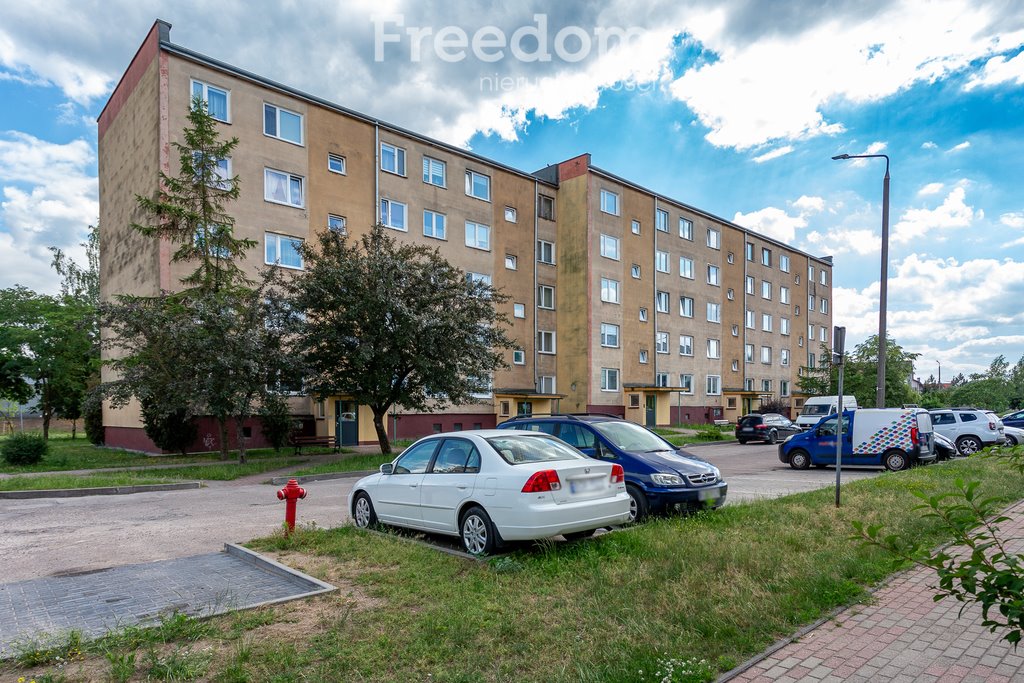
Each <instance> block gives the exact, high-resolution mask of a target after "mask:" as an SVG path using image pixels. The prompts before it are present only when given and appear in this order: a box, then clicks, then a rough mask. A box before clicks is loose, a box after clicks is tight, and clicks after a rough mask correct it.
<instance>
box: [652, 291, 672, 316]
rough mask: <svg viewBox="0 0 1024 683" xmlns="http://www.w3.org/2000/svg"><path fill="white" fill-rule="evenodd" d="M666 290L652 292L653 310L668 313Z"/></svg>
mask: <svg viewBox="0 0 1024 683" xmlns="http://www.w3.org/2000/svg"><path fill="white" fill-rule="evenodd" d="M668 300H669V297H668V292H663V291H662V290H660V289H659V290H656V291H655V292H654V310H656V311H657V312H658V313H668Z"/></svg>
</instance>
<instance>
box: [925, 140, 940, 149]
mask: <svg viewBox="0 0 1024 683" xmlns="http://www.w3.org/2000/svg"><path fill="white" fill-rule="evenodd" d="M937 147H938V145H936V144H935V143H934V142H932V141H931V140H926V141H925V142H922V143H921V149H936V148H937Z"/></svg>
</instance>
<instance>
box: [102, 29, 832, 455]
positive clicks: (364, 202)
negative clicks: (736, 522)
mask: <svg viewBox="0 0 1024 683" xmlns="http://www.w3.org/2000/svg"><path fill="white" fill-rule="evenodd" d="M194 96H199V97H201V98H203V100H204V101H205V102H206V103H207V107H208V109H209V111H210V112H211V113H212V114H213V115H214V117H215V118H217V119H218V121H220V122H221V128H222V131H221V132H222V134H223V135H224V136H225V137H237V138H238V139H239V144H238V146H237V148H236V150H235V152H234V155H233V157H232V158H231V159H226V160H224V161H223V167H224V171H225V173H227V174H230V175H238V176H239V178H240V180H241V198H240V200H239V201H238V202H236V203H235V204H233V205H232V206H231V207H230V211H231V212H232V215H233V216H234V217H235V219H236V234H237V235H238V236H239V237H244V238H249V239H253V240H255V241H257V242H258V243H259V244H260V247H259V248H258V249H257V250H256V251H255V252H254V253H253V254H251V255H250V257H249V258H248V259H246V260H245V261H244V262H243V263H242V265H243V266H244V267H245V268H246V269H248V270H249V271H250V273H252V274H254V273H255V271H256V269H258V268H259V267H262V266H263V265H264V264H271V263H277V264H279V265H280V266H282V267H283V268H286V269H293V270H295V271H300V270H301V269H302V267H303V264H302V260H301V258H300V257H299V255H298V253H297V251H296V250H295V246H296V245H297V244H299V243H301V242H304V241H308V240H312V239H315V238H316V236H317V234H318V233H320V232H321V231H324V230H337V231H343V232H345V233H347V234H350V235H353V236H354V237H358V236H359V235H360V234H362V233H363V232H365V231H366V230H367V229H368V228H369V227H370V226H371V225H373V224H374V223H376V222H380V223H382V224H383V225H385V226H387V227H388V228H390V229H391V230H393V231H394V233H395V235H396V236H398V237H399V239H402V240H408V241H410V242H413V243H417V244H424V245H427V246H430V247H432V248H434V247H436V248H437V249H438V250H439V251H440V253H441V254H442V255H443V256H444V257H445V258H446V259H448V260H449V261H450V262H451V263H453V264H454V265H456V266H458V267H460V268H461V269H463V270H464V271H465V272H466V274H467V277H470V278H480V279H484V280H487V281H489V282H491V283H493V284H494V285H495V286H496V287H499V288H500V289H501V290H502V291H503V292H504V293H505V294H507V295H508V296H509V301H508V302H507V303H505V304H502V305H503V306H504V307H505V309H506V310H505V311H504V312H505V313H507V315H508V318H509V319H510V320H511V321H512V328H511V335H512V336H513V337H514V338H515V339H517V340H518V342H519V343H518V345H517V348H516V349H515V350H514V351H511V352H509V354H508V357H507V359H506V360H507V362H508V365H509V368H508V369H506V370H501V371H499V372H497V373H496V374H495V376H494V377H493V378H492V381H491V388H490V390H489V391H487V392H485V393H482V394H480V395H479V396H478V397H476V401H477V402H475V403H473V404H471V405H463V406H457V407H452V408H449V409H446V410H443V411H439V412H434V413H408V412H403V411H400V410H399V411H396V413H395V415H394V417H393V418H392V419H391V420H389V421H388V429H389V431H390V432H391V433H392V435H393V436H398V437H399V438H411V437H415V436H420V435H423V434H426V433H430V432H433V431H454V430H460V429H472V428H479V427H491V426H494V425H495V424H496V423H498V422H501V421H503V420H504V419H507V418H508V417H510V416H513V415H516V414H519V413H524V412H533V413H546V412H554V411H561V412H584V411H590V412H593V411H598V412H606V413H613V414H618V415H623V416H625V417H626V418H628V419H631V420H634V421H636V422H639V423H643V424H649V425H656V424H658V425H662V424H669V423H676V422H710V421H713V420H722V419H725V420H735V419H736V418H737V417H738V416H740V415H742V414H744V413H746V412H749V411H751V410H753V409H756V408H757V406H758V405H759V404H760V401H761V400H763V399H764V398H768V397H782V398H785V399H787V400H790V401H791V403H792V405H793V407H794V408H796V409H798V407H799V403H800V400H801V399H800V397H799V396H798V394H797V392H796V381H797V378H798V373H799V372H800V369H801V368H802V367H803V366H804V365H809V366H811V367H813V366H814V365H815V362H816V360H817V359H816V358H815V354H816V353H818V349H819V346H820V341H819V340H827V339H828V335H830V330H831V315H832V313H831V308H830V306H831V304H830V303H829V300H830V298H831V297H830V294H829V293H830V287H831V279H832V265H831V259H830V258H818V257H814V256H811V255H809V254H805V253H803V252H801V251H799V250H796V249H794V248H792V247H789V246H787V245H785V244H782V243H780V242H778V241H775V240H772V239H770V238H767V237H765V236H762V235H759V234H757V233H755V232H753V231H750V230H746V229H744V228H742V227H740V226H737V225H735V224H733V223H730V222H728V221H725V220H724V219H721V218H718V217H716V216H713V215H711V214H709V213H707V212H704V211H701V210H699V209H696V208H694V207H692V206H688V205H686V204H684V203H682V202H679V201H676V200H673V199H671V198H668V197H665V196H663V195H661V194H659V193H657V192H654V191H652V190H649V189H646V188H643V187H641V186H639V185H637V184H636V183H633V182H631V181H629V180H626V179H624V178H621V177H618V176H616V175H614V174H613V173H610V172H608V171H604V170H602V169H600V168H598V167H596V166H594V165H593V164H592V163H591V157H590V155H589V154H583V155H580V156H578V157H575V158H573V159H569V160H567V161H564V162H562V163H559V164H556V165H553V166H549V167H547V168H544V169H541V170H539V171H536V172H526V171H521V170H518V169H514V168H511V167H509V166H506V165H504V164H501V163H499V162H497V161H494V160H491V159H486V158H483V157H481V156H478V155H475V154H472V153H470V152H468V151H466V150H463V149H460V148H458V147H454V146H451V145H447V144H445V143H442V142H439V141H437V140H432V139H430V138H428V137H426V136H423V135H420V134H417V133H415V132H413V131H410V130H406V129H403V128H401V127H398V126H394V125H391V124H388V123H386V122H383V121H380V120H378V119H376V118H374V117H372V116H368V115H365V114H361V113H359V112H355V111H352V110H350V109H347V108H345V107H342V106H340V105H338V104H335V103H331V102H328V101H325V100H323V99H320V98H317V97H315V96H313V95H309V94H306V93H302V92H299V91H297V90H294V89H292V88H289V87H287V86H285V85H281V84H278V83H274V82H271V81H269V80H267V79H264V78H262V77H260V76H258V75H256V74H252V73H249V72H246V71H244V70H241V69H237V68H235V67H232V66H229V65H226V64H223V63H221V62H218V61H216V60H214V59H211V58H209V57H206V56H203V55H200V54H198V53H195V52H193V51H191V50H189V49H187V48H185V47H182V46H178V45H175V44H173V43H172V42H171V41H170V25H169V24H167V23H166V22H162V21H157V22H156V23H155V24H154V26H153V28H152V29H151V31H150V33H149V34H148V36H147V37H146V39H145V41H144V42H143V44H142V46H141V47H140V48H139V51H138V52H137V54H136V55H135V57H134V59H133V60H132V62H131V64H130V65H129V67H128V69H127V71H126V72H125V74H124V75H123V77H122V79H121V81H120V83H119V84H118V86H117V88H116V89H115V91H114V93H113V94H112V95H111V98H110V100H109V102H108V103H107V105H106V107H105V108H104V110H103V112H102V113H101V115H100V118H99V127H98V132H99V176H100V224H101V225H102V226H103V230H102V232H101V244H100V253H101V262H100V270H101V295H102V297H103V298H104V299H107V300H109V299H110V298H112V297H113V296H115V295H117V294H122V293H132V294H140V295H152V294H155V293H157V292H158V291H160V290H161V289H165V290H170V289H174V288H175V287H176V286H177V285H178V282H179V279H180V278H181V277H182V275H184V274H185V273H186V272H188V270H189V269H188V266H187V264H172V263H171V260H170V251H171V250H170V248H169V246H168V245H166V244H160V243H155V242H153V241H152V240H150V239H147V238H142V237H140V236H138V235H136V234H135V233H134V232H133V231H132V230H131V229H130V227H129V225H130V224H131V223H132V222H137V221H139V220H141V219H142V217H141V216H140V215H138V212H137V208H136V202H135V196H136V195H151V194H153V192H154V191H155V190H156V187H157V174H158V172H159V171H163V172H165V173H170V174H174V173H175V172H176V170H177V169H176V167H175V166H176V163H177V162H176V159H175V155H174V153H173V147H172V146H171V142H175V141H180V139H181V131H182V129H183V128H184V127H185V125H186V116H187V113H188V108H189V106H190V102H191V99H192V98H193V97H194ZM293 389H295V392H294V393H293V394H292V395H291V397H290V405H291V408H292V411H293V413H294V415H295V418H296V420H298V421H301V422H302V424H303V425H304V429H305V430H306V431H307V432H308V433H315V434H321V435H322V434H333V435H338V436H339V437H340V438H341V440H342V441H343V442H344V443H369V442H374V441H375V434H374V431H373V427H372V423H371V417H370V413H369V410H368V409H367V408H365V407H364V406H359V405H358V404H357V403H356V401H355V400H354V399H353V397H351V396H330V397H311V396H307V395H304V394H303V393H302V392H301V387H300V386H294V387H293ZM104 425H105V427H106V432H107V443H109V444H112V445H122V446H126V447H132V448H139V449H143V450H153V448H154V447H153V445H152V444H151V443H150V442H149V441H148V439H147V438H146V437H145V435H144V433H143V431H142V429H141V420H140V412H139V409H138V407H137V406H129V407H128V408H125V409H119V410H115V409H113V408H111V407H109V406H107V407H106V408H105V410H104ZM255 427H256V425H253V426H251V427H250V428H247V429H246V433H245V434H243V435H233V436H232V438H239V436H246V437H248V438H249V439H251V441H250V443H251V444H253V445H258V444H259V439H260V436H259V429H258V428H255ZM200 431H201V437H200V440H203V438H204V437H205V436H206V434H205V432H207V431H209V432H211V433H212V434H216V430H215V429H212V428H211V429H206V428H205V427H203V426H201V429H200ZM203 445H205V446H208V445H209V444H208V443H206V442H204V444H202V445H200V444H197V450H199V449H201V446H203Z"/></svg>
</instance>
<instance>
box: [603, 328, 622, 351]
mask: <svg viewBox="0 0 1024 683" xmlns="http://www.w3.org/2000/svg"><path fill="white" fill-rule="evenodd" d="M601 346H605V347H607V348H610V349H617V348H619V326H618V325H613V324H611V323H601Z"/></svg>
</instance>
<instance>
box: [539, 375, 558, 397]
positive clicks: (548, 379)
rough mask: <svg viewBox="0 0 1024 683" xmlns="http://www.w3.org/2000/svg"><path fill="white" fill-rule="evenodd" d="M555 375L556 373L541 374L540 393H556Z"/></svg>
mask: <svg viewBox="0 0 1024 683" xmlns="http://www.w3.org/2000/svg"><path fill="white" fill-rule="evenodd" d="M555 382H556V379H555V376H554V375H541V376H540V377H538V378H537V393H538V394H553V393H555Z"/></svg>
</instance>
